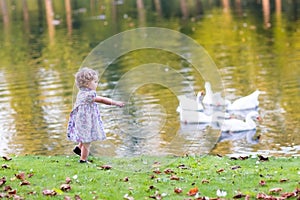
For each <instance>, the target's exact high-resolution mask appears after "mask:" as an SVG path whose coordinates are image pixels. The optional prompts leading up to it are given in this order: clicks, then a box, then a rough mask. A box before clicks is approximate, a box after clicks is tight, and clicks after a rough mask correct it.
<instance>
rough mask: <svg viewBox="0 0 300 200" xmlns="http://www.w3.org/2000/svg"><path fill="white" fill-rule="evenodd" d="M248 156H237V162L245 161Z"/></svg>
mask: <svg viewBox="0 0 300 200" xmlns="http://www.w3.org/2000/svg"><path fill="white" fill-rule="evenodd" d="M248 158H249V156H239V160H247V159H248Z"/></svg>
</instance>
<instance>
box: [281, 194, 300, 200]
mask: <svg viewBox="0 0 300 200" xmlns="http://www.w3.org/2000/svg"><path fill="white" fill-rule="evenodd" d="M296 196H297V194H296V193H295V192H286V193H283V194H281V197H283V198H285V199H288V198H291V197H296Z"/></svg>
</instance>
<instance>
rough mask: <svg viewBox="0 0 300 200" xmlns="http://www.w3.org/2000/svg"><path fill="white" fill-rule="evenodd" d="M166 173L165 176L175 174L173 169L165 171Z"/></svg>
mask: <svg viewBox="0 0 300 200" xmlns="http://www.w3.org/2000/svg"><path fill="white" fill-rule="evenodd" d="M164 173H165V174H172V173H174V171H173V170H172V169H165V170H164Z"/></svg>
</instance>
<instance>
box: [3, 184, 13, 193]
mask: <svg viewBox="0 0 300 200" xmlns="http://www.w3.org/2000/svg"><path fill="white" fill-rule="evenodd" d="M10 190H12V188H11V186H10V185H7V186H5V187H4V192H7V191H10Z"/></svg>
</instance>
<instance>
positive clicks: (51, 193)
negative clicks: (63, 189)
mask: <svg viewBox="0 0 300 200" xmlns="http://www.w3.org/2000/svg"><path fill="white" fill-rule="evenodd" d="M43 195H45V196H55V195H57V193H56V192H55V191H54V190H47V189H46V190H43Z"/></svg>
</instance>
